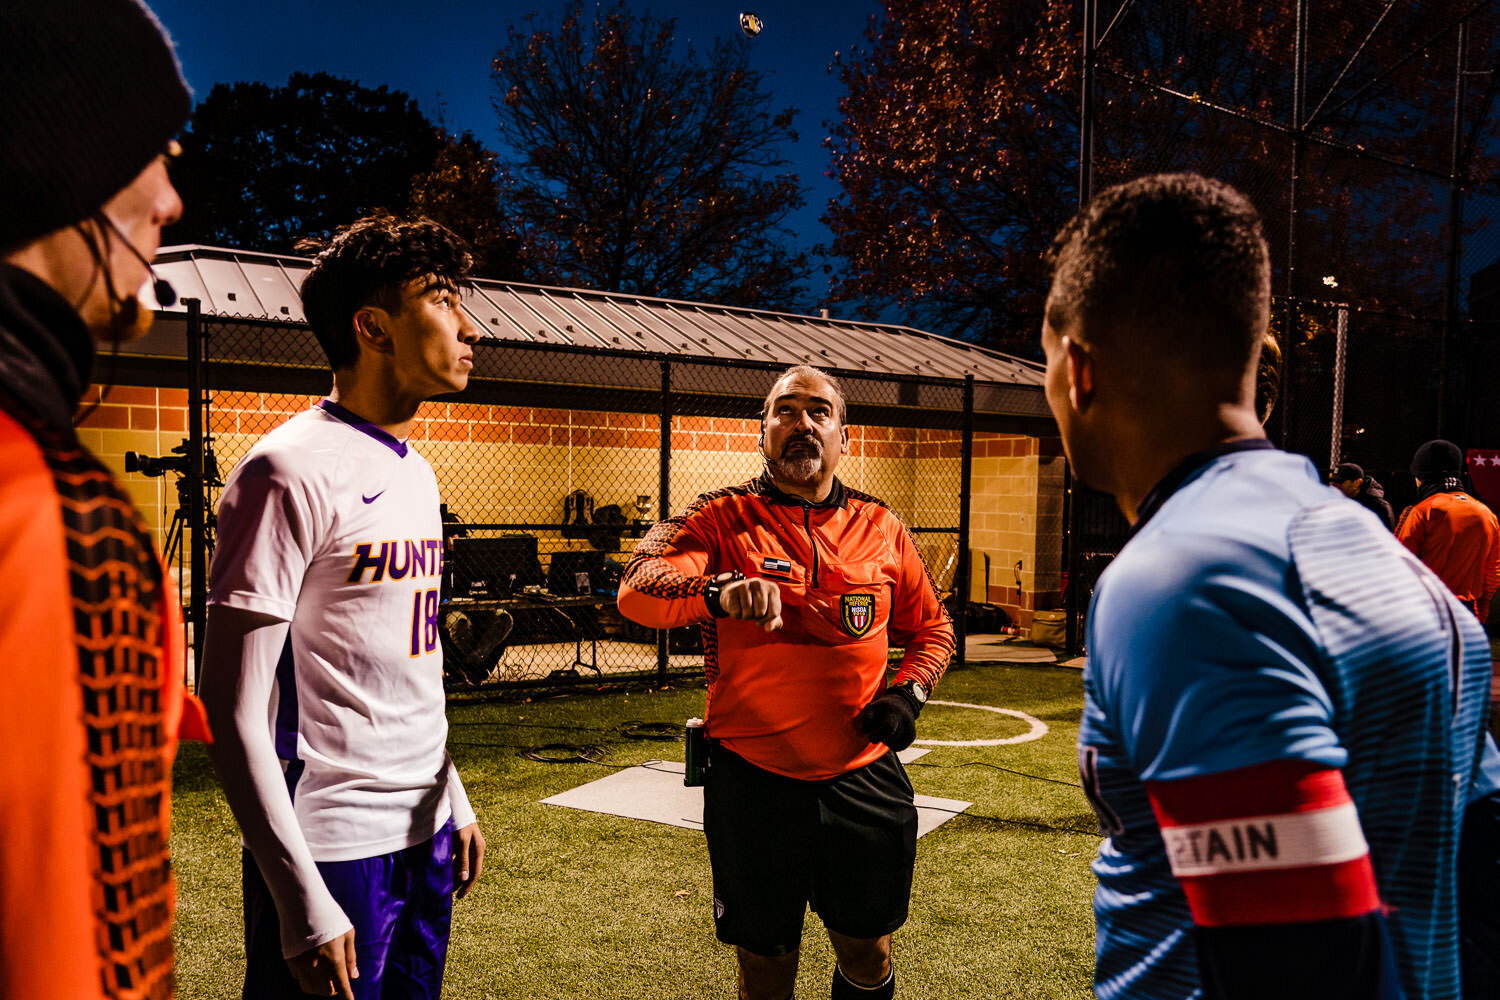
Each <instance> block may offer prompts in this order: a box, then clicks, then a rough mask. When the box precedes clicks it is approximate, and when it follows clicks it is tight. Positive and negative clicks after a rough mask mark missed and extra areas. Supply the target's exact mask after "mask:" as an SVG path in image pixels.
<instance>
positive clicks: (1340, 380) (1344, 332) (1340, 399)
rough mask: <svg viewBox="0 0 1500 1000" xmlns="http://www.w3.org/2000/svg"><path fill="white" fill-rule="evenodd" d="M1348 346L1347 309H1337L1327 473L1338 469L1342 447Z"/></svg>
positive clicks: (1345, 307)
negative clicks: (1331, 418) (1331, 426)
mask: <svg viewBox="0 0 1500 1000" xmlns="http://www.w3.org/2000/svg"><path fill="white" fill-rule="evenodd" d="M1348 345H1349V307H1348V306H1347V305H1341V306H1339V308H1338V321H1337V323H1336V324H1335V332H1334V341H1333V428H1332V433H1331V434H1330V435H1329V437H1331V438H1332V439H1333V440H1332V441H1331V442H1330V444H1329V445H1328V471H1329V473H1332V472H1333V470H1334V469H1336V468H1338V465H1339V459H1340V458H1342V457H1343V447H1344V373H1345V362H1346V355H1347V353H1348Z"/></svg>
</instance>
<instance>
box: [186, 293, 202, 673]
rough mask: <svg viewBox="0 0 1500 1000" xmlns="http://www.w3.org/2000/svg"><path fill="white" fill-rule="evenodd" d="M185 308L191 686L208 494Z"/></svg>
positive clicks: (196, 347) (193, 312)
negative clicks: (204, 475) (189, 500)
mask: <svg viewBox="0 0 1500 1000" xmlns="http://www.w3.org/2000/svg"><path fill="white" fill-rule="evenodd" d="M183 305H185V306H187V368H188V371H187V383H188V402H187V425H188V465H187V473H186V476H187V481H188V492H187V496H188V497H190V498H191V502H190V503H189V504H188V510H187V519H188V544H187V545H185V546H184V547H183V548H184V551H185V552H186V562H187V564H188V580H189V584H188V607H187V614H186V615H184V616H183V617H184V618H185V619H186V622H185V625H186V627H187V628H188V629H189V630H190V632H191V649H192V651H193V673H194V678H193V681H194V686H195V687H196V685H197V673H198V667H199V665H200V664H201V663H202V662H203V609H204V605H205V604H206V603H207V600H208V583H207V581H208V552H207V549H208V546H207V541H208V539H207V537H206V536H205V533H204V525H205V523H206V522H207V520H208V512H207V510H205V507H206V506H207V505H208V492H207V490H205V489H204V486H203V314H202V305H203V304H202V302H201V301H200V300H199V299H184V300H183Z"/></svg>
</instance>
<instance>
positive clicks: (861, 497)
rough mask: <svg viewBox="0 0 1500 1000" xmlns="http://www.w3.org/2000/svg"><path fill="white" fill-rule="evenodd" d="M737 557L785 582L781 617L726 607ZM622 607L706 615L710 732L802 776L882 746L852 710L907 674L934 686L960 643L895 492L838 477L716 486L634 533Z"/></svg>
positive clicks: (643, 616)
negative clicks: (717, 586)
mask: <svg viewBox="0 0 1500 1000" xmlns="http://www.w3.org/2000/svg"><path fill="white" fill-rule="evenodd" d="M734 570H738V571H739V572H740V573H742V574H744V575H745V576H747V577H757V576H758V577H764V578H765V579H767V580H774V581H776V583H777V584H778V585H779V586H780V589H781V606H782V611H781V618H782V623H783V625H782V628H781V629H779V630H778V631H775V632H765V631H763V630H762V629H761V627H760V626H759V625H756V624H754V623H752V622H744V621H735V620H732V619H728V618H717V619H716V618H714V617H713V616H712V615H711V614H710V612H709V609H708V605H707V603H706V602H705V600H704V596H703V594H704V590H705V588H707V587H708V585H709V583H710V582H711V581H712V578H713V577H714V576H715V575H717V574H719V573H724V572H729V571H734ZM619 604H620V611H621V612H622V613H623V614H625V615H626V616H627V617H629V618H631V619H634V620H635V621H637V622H640V623H641V624H643V625H646V626H649V627H652V628H675V627H678V626H682V625H691V624H700V625H702V626H703V658H704V666H705V668H706V670H707V675H708V710H707V713H706V716H705V724H706V727H707V730H708V734H709V735H710V736H712V737H713V738H714V739H716V740H720V741H722V742H723V743H724V744H725V745H726V746H727V747H728V748H729V749H731V750H733V751H734V752H735V753H737V754H739V755H740V756H741V757H744V758H745V759H746V760H748V761H750V762H751V763H753V764H755V765H757V766H759V767H762V768H765V769H766V770H768V771H773V772H775V773H777V774H782V775H786V776H788V777H792V778H801V779H806V780H816V779H822V778H830V777H834V776H836V775H839V774H843V773H845V772H847V771H851V770H853V769H855V768H857V767H863V766H864V765H866V764H869V763H870V762H872V761H874V760H876V759H878V758H879V757H880V756H881V755H883V754H884V753H886V747H885V746H884V745H883V744H878V743H877V744H871V743H870V742H869V741H868V740H866V739H865V737H864V735H863V734H862V733H860V731H859V730H858V728H857V727H856V726H855V724H854V717H855V715H856V714H857V713H858V712H859V710H860V709H861V708H863V707H864V706H865V705H866V704H868V703H869V701H870V700H871V699H872V698H874V697H875V696H876V695H877V694H879V693H880V691H881V688H882V686H883V684H884V681H885V670H886V651H887V649H888V647H890V646H893V645H894V646H901V647H903V648H904V650H905V655H904V656H903V658H902V660H901V667H900V670H899V671H898V673H897V675H896V682H897V683H902V682H905V681H909V680H913V681H918V682H920V683H921V684H923V685H924V686H926V687H927V688H928V689H929V690H931V688H932V686H933V685H935V684H936V683H937V681H938V678H940V677H941V676H942V674H943V671H944V670H945V669H946V668H947V666H948V660H949V659H950V657H952V655H953V648H954V642H953V624H952V622H951V621H950V620H949V618H948V613H947V611H946V610H945V609H944V608H943V605H942V604H941V603H940V602H939V601H938V595H937V592H936V589H935V588H934V587H933V584H932V580H931V578H930V577H929V576H928V575H927V571H926V568H925V567H924V566H923V564H922V560H921V558H920V557H919V556H918V555H917V550H916V546H915V545H914V544H913V542H912V537H911V532H910V531H909V530H908V529H907V527H906V525H905V524H903V523H902V521H901V519H900V518H899V517H897V516H896V514H895V512H894V511H892V510H891V509H890V508H889V507H887V506H886V505H885V504H883V503H881V502H880V501H879V500H877V499H875V498H874V497H872V496H868V495H866V494H864V493H860V492H857V491H855V490H851V489H848V488H846V487H845V486H844V485H843V484H842V483H839V482H838V481H837V480H835V482H834V488H833V491H832V493H830V494H829V497H828V499H827V500H825V501H824V502H823V503H820V504H810V503H807V502H805V501H803V500H801V499H798V498H797V497H792V496H788V495H787V494H785V493H782V492H781V491H780V490H777V489H776V487H775V486H774V485H773V484H772V483H771V482H770V480H769V479H767V478H766V477H765V476H761V477H760V478H759V479H754V480H751V481H749V482H746V483H742V484H740V485H739V486H731V487H729V488H728V489H723V490H719V491H718V492H715V493H705V494H704V495H703V496H700V497H699V498H698V499H697V500H695V501H693V503H692V504H691V505H689V506H688V508H687V509H686V510H685V511H683V512H682V514H680V515H678V516H677V517H674V518H672V519H671V520H668V521H663V522H661V523H660V524H658V525H656V526H655V527H654V528H652V529H651V531H650V532H649V533H648V534H647V535H646V537H645V538H643V539H642V540H641V543H640V544H639V545H638V546H636V550H635V554H634V555H633V556H632V557H631V559H630V563H629V565H628V566H627V567H626V569H625V576H624V579H623V580H622V582H621V585H620V597H619Z"/></svg>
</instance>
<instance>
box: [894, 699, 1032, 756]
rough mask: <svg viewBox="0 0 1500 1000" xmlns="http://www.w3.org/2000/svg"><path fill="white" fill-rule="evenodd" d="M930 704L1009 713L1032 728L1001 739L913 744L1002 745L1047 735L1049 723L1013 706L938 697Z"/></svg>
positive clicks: (926, 745) (949, 745)
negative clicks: (939, 699)
mask: <svg viewBox="0 0 1500 1000" xmlns="http://www.w3.org/2000/svg"><path fill="white" fill-rule="evenodd" d="M927 704H929V705H947V706H948V707H949V708H977V709H979V710H980V711H981V712H994V713H995V714H996V715H1009V716H1013V717H1015V718H1017V719H1021V720H1023V721H1024V722H1025V723H1026V724H1027V725H1028V726H1030V727H1031V729H1030V730H1029V731H1027V732H1024V733H1022V734H1021V735H1020V736H1007V737H1006V738H1004V739H1001V740H912V743H913V745H920V746H924V747H1001V746H1006V745H1007V744H1010V743H1030V742H1031V741H1032V740H1039V739H1041V738H1042V737H1043V736H1046V735H1047V724H1046V723H1045V722H1043V721H1042V720H1041V719H1038V718H1037V717H1036V716H1034V715H1027V714H1026V713H1025V712H1018V711H1016V710H1015V709H1013V708H996V707H995V706H994V705H975V704H973V703H971V702H967V701H938V700H937V699H936V698H933V699H931V700H930V701H928V702H927Z"/></svg>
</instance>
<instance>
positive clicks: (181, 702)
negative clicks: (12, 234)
mask: <svg viewBox="0 0 1500 1000" xmlns="http://www.w3.org/2000/svg"><path fill="white" fill-rule="evenodd" d="M88 337H89V335H88V332H87V331H86V330H85V329H84V328H83V326H82V324H81V322H80V321H79V319H78V317H77V314H76V313H74V312H73V310H72V309H71V308H70V307H69V306H68V304H67V303H66V302H65V301H63V300H62V299H61V298H59V297H58V296H56V295H55V294H54V293H53V292H52V291H51V289H50V288H48V287H47V286H46V285H44V284H42V283H41V282H39V281H37V280H36V279H35V278H32V277H31V276H30V275H27V274H25V273H24V272H21V271H18V270H16V269H14V268H9V267H5V266H3V265H0V593H3V603H0V608H3V610H0V677H3V692H4V698H3V702H0V705H3V708H0V997H6V998H10V997H16V998H18V1000H19V998H21V997H25V998H27V1000H51V998H56V1000H63V998H66V1000H80V998H82V1000H93V998H110V1000H115V998H163V997H169V996H171V995H172V990H173V981H172V936H171V918H172V910H173V895H172V892H173V890H172V874H171V868H170V864H169V859H168V854H167V848H168V837H169V833H170V830H169V799H170V792H171V779H172V759H173V756H174V754H175V750H176V743H177V738H178V733H179V728H181V729H182V731H183V733H184V735H190V736H195V737H199V738H201V737H203V736H206V734H207V729H206V726H205V725H204V724H203V719H202V715H201V708H197V707H196V706H193V707H191V708H190V707H188V706H189V705H190V704H191V703H190V701H189V699H187V698H186V696H185V692H184V689H183V684H182V681H183V651H182V648H181V647H182V642H181V637H182V631H181V626H180V618H179V611H178V608H177V604H176V600H175V597H174V596H173V595H172V593H171V591H170V588H168V587H166V586H164V573H163V570H162V566H161V563H160V562H159V561H158V559H157V557H156V555H155V553H154V552H153V550H152V547H151V541H150V537H149V535H148V534H147V532H146V528H145V526H144V525H143V524H142V522H141V520H140V517H139V516H138V515H137V514H136V511H135V509H134V508H133V507H132V506H131V504H130V501H129V500H128V499H127V498H126V497H125V495H124V494H123V493H122V492H121V490H120V489H119V487H118V486H116V485H115V483H114V482H113V481H112V480H111V478H110V476H109V473H108V472H107V471H106V470H105V469H104V467H103V466H101V465H100V464H99V462H98V461H97V460H96V459H94V458H93V457H92V456H91V455H89V454H88V452H87V451H85V450H84V449H83V447H82V446H81V445H80V444H79V442H78V439H77V437H76V435H75V434H74V433H73V431H72V428H71V426H70V424H71V416H72V411H73V407H74V406H75V405H76V403H77V400H78V398H79V394H80V393H81V387H82V384H83V383H84V381H85V380H86V379H87V372H88V366H89V360H90V358H91V357H92V343H91V341H89V339H88Z"/></svg>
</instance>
